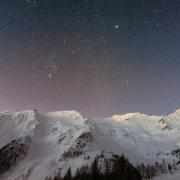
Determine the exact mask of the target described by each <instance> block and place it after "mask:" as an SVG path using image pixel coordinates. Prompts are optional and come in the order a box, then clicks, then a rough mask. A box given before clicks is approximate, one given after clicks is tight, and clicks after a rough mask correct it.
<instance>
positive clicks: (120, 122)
mask: <svg viewBox="0 0 180 180" xmlns="http://www.w3.org/2000/svg"><path fill="white" fill-rule="evenodd" d="M179 129H180V110H177V111H175V112H174V113H172V114H169V115H166V116H154V115H151V116H150V115H146V114H141V113H129V114H125V115H114V116H112V117H108V118H104V119H99V118H93V119H89V118H84V117H82V116H81V114H80V113H78V112H76V111H60V112H50V113H47V114H41V113H38V112H37V111H36V110H32V111H23V112H2V113H0V174H1V175H0V179H2V180H25V179H28V180H44V179H45V177H47V176H49V175H53V174H55V172H56V171H58V169H60V168H61V169H62V171H64V172H65V171H66V170H67V169H68V168H69V167H71V169H72V172H75V170H76V169H77V168H78V167H81V166H82V165H85V164H90V163H91V162H92V161H93V160H94V158H95V157H96V156H97V155H98V154H102V153H103V155H104V156H105V157H106V158H108V157H111V155H112V154H118V155H122V154H123V155H125V157H127V158H128V159H129V161H130V162H131V163H132V164H133V165H134V166H137V165H140V164H141V163H143V164H144V165H145V166H146V165H147V166H148V165H152V166H153V165H155V163H156V162H158V163H159V164H161V163H164V162H166V163H167V164H170V165H171V166H172V165H173V166H175V167H174V169H175V168H177V169H178V164H179V163H180V151H179V149H180V133H179ZM169 171H171V169H170V170H169ZM177 172H178V170H177ZM166 173H167V172H166ZM171 173H172V172H171ZM169 176H170V177H171V179H173V176H172V175H171V174H170V175H168V177H169ZM163 177H167V176H165V175H163ZM178 177H179V179H180V176H178ZM175 178H177V174H176V177H175ZM164 179H165V178H164Z"/></svg>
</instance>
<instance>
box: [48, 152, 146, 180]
mask: <svg viewBox="0 0 180 180" xmlns="http://www.w3.org/2000/svg"><path fill="white" fill-rule="evenodd" d="M100 158H101V156H96V158H95V159H94V161H93V162H92V165H91V166H90V167H88V166H82V167H81V168H80V169H77V171H76V173H75V175H74V176H72V174H71V169H70V168H69V169H68V170H67V172H66V174H65V176H64V177H63V178H62V177H61V175H60V173H59V175H58V176H55V177H54V178H46V180H142V177H141V174H140V172H139V171H138V170H137V169H136V168H135V167H133V166H132V165H131V164H130V163H129V161H128V160H127V159H126V158H125V157H124V156H121V157H120V156H118V155H113V157H112V158H110V159H104V168H102V166H100V164H99V159H100Z"/></svg>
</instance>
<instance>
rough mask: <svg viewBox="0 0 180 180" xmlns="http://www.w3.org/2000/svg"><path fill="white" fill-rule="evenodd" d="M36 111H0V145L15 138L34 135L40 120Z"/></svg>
mask: <svg viewBox="0 0 180 180" xmlns="http://www.w3.org/2000/svg"><path fill="white" fill-rule="evenodd" d="M36 116H37V114H36V112H35V111H23V112H3V113H0V147H2V146H4V145H6V144H7V143H9V142H10V141H12V140H14V139H18V138H21V137H25V136H28V135H32V134H33V131H34V129H35V128H36V126H37V124H38V121H37V120H36Z"/></svg>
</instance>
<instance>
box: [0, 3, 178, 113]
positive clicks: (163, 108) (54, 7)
mask: <svg viewBox="0 0 180 180" xmlns="http://www.w3.org/2000/svg"><path fill="white" fill-rule="evenodd" d="M179 9H180V1H179V0H150V1H149V0H13V1H12V0H1V1H0V110H2V111H3V110H22V109H29V108H30V109H32V108H37V109H39V110H40V111H43V112H46V111H51V110H70V109H76V110H78V111H80V112H82V114H85V115H87V116H108V115H111V114H117V113H126V112H134V111H140V112H144V113H154V114H164V113H169V112H171V111H173V110H175V109H177V108H180V50H179V47H180V33H179V32H180V21H179V19H180V11H179Z"/></svg>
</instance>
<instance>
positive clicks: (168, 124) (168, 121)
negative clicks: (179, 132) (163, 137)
mask: <svg viewBox="0 0 180 180" xmlns="http://www.w3.org/2000/svg"><path fill="white" fill-rule="evenodd" d="M160 122H161V123H164V124H165V127H164V128H167V129H169V130H171V129H179V128H180V109H178V110H176V111H175V112H174V113H172V114H169V115H167V116H165V117H163V118H162V119H161V120H160Z"/></svg>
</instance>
